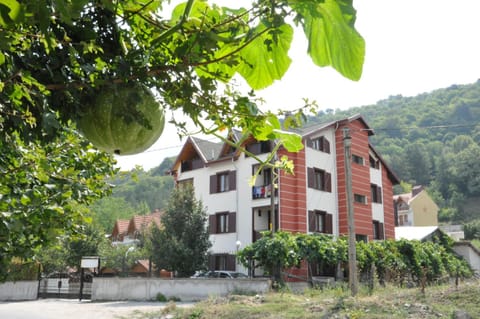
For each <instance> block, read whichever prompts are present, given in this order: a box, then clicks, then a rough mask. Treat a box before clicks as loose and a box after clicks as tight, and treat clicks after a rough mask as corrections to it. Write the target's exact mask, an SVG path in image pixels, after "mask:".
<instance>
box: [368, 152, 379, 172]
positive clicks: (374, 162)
mask: <svg viewBox="0 0 480 319" xmlns="http://www.w3.org/2000/svg"><path fill="white" fill-rule="evenodd" d="M369 160H370V167H371V168H375V169H380V161H379V160H378V159H376V158H374V157H373V156H372V155H370V158H369Z"/></svg>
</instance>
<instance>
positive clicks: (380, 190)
mask: <svg viewBox="0 0 480 319" xmlns="http://www.w3.org/2000/svg"><path fill="white" fill-rule="evenodd" d="M377 202H378V203H380V204H381V203H382V188H381V187H380V186H378V187H377Z"/></svg>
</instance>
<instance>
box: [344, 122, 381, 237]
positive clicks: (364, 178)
mask: <svg viewBox="0 0 480 319" xmlns="http://www.w3.org/2000/svg"><path fill="white" fill-rule="evenodd" d="M348 126H349V128H350V136H351V137H352V148H351V153H352V155H353V154H354V155H357V156H360V157H363V160H364V165H359V164H356V163H352V191H353V194H359V195H364V196H366V198H367V204H361V203H354V214H355V233H356V234H361V235H367V236H369V238H371V237H372V236H373V226H372V205H371V200H370V197H371V195H370V165H369V144H368V131H362V129H364V128H365V127H364V125H363V123H362V122H360V121H354V122H350V123H349V124H348ZM335 142H336V146H337V148H336V149H337V172H338V180H337V185H338V189H337V191H338V206H339V228H340V229H339V232H340V235H346V234H348V218H347V198H346V183H345V159H344V147H343V126H340V127H339V128H338V130H337V131H336V134H335Z"/></svg>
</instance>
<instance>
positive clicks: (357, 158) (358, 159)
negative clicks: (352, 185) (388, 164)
mask: <svg viewBox="0 0 480 319" xmlns="http://www.w3.org/2000/svg"><path fill="white" fill-rule="evenodd" d="M352 162H354V163H355V164H358V165H364V161H363V157H361V156H358V155H355V154H352Z"/></svg>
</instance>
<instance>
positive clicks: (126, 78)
mask: <svg viewBox="0 0 480 319" xmlns="http://www.w3.org/2000/svg"><path fill="white" fill-rule="evenodd" d="M167 4H169V1H166V0H157V1H148V0H122V1H120V0H117V1H110V0H75V1H66V0H25V1H19V0H9V1H0V115H1V116H0V148H1V150H2V152H1V155H0V169H1V174H0V199H1V202H0V214H1V215H0V216H1V222H0V257H1V258H0V260H1V261H0V263H1V264H0V279H1V278H2V276H1V271H2V270H3V269H5V267H3V266H4V263H7V262H9V261H10V260H11V258H12V257H14V256H20V257H22V258H30V257H32V256H33V255H34V250H35V249H37V248H38V247H40V246H41V245H43V244H46V243H48V242H51V241H54V240H55V237H56V236H57V235H60V234H61V233H62V232H63V231H72V233H74V232H75V230H76V228H78V227H79V225H81V224H82V221H83V215H82V213H81V212H79V210H77V209H76V208H75V206H76V204H89V203H90V202H91V201H92V200H93V199H95V198H99V197H101V196H103V195H105V194H107V193H108V191H109V187H108V184H107V183H106V182H105V177H108V176H110V175H112V174H113V173H114V170H113V169H112V167H113V163H114V161H113V159H112V157H111V156H108V155H107V154H104V153H101V152H97V151H95V150H94V149H92V147H91V145H88V144H87V143H86V142H85V140H83V139H82V137H81V136H79V135H78V134H77V133H76V132H75V131H74V130H75V123H76V122H77V121H78V120H79V119H81V118H82V116H83V115H84V114H86V113H87V112H88V108H87V107H88V106H89V105H91V102H92V101H94V100H95V97H96V96H97V95H98V94H99V93H100V92H102V91H103V90H106V89H115V87H116V86H117V85H125V84H129V83H131V84H132V85H134V84H135V83H140V84H142V85H145V86H147V87H149V88H151V89H154V90H155V91H156V92H157V94H158V96H157V98H158V100H159V102H160V103H161V104H162V105H163V106H164V108H165V109H166V110H170V111H172V118H171V122H173V123H174V124H175V125H176V126H177V128H178V130H179V132H183V133H185V132H186V129H185V121H184V119H183V118H182V119H178V118H175V117H174V116H173V114H174V113H173V111H177V110H181V111H182V112H183V114H185V115H186V116H188V117H189V118H190V119H191V120H192V121H193V123H194V124H195V125H197V126H198V127H199V129H200V130H201V131H203V132H205V133H210V134H217V133H218V132H219V131H220V130H223V129H225V128H232V127H237V128H240V129H241V130H242V131H243V133H245V134H246V135H247V134H251V135H253V136H254V137H256V138H257V139H259V140H266V139H277V140H278V142H279V145H280V144H283V145H284V146H285V147H286V148H287V149H289V150H293V151H295V150H298V149H299V148H300V147H301V141H300V139H299V137H298V136H295V134H286V133H284V132H282V129H283V127H282V126H281V125H280V121H279V120H278V115H276V114H272V113H270V112H262V111H261V109H260V108H259V106H258V105H257V99H256V98H255V95H254V93H253V92H252V93H249V94H243V93H239V92H237V91H236V90H235V87H234V85H232V83H231V80H232V79H233V78H234V77H235V76H237V75H238V76H241V77H243V78H244V79H245V81H246V82H247V83H248V84H249V85H250V86H251V88H252V89H253V90H256V89H261V88H264V87H266V86H268V85H271V84H272V83H273V82H274V81H275V80H279V79H280V78H281V77H282V76H283V75H284V73H285V72H286V71H287V69H288V67H289V65H290V61H291V60H290V57H289V56H288V49H289V47H290V44H291V41H292V37H293V26H294V25H298V26H300V28H302V29H303V31H304V34H305V36H306V39H307V41H308V43H309V46H308V54H309V55H310V57H311V58H312V60H313V61H314V63H316V64H317V65H319V66H332V67H333V68H335V69H336V70H337V71H338V72H340V73H341V74H342V75H344V76H345V77H347V78H350V79H353V80H357V79H359V78H360V75H361V71H362V65H363V60H364V41H363V39H362V37H361V36H360V35H359V34H358V33H357V31H356V30H355V28H354V23H355V10H354V8H353V5H352V1H350V0H322V1H320V0H305V1H293V0H279V1H266V0H259V1H255V2H252V3H251V4H250V6H249V7H248V8H227V7H223V6H218V5H216V4H210V3H208V2H207V1H200V0H188V1H187V2H185V3H180V4H178V5H176V6H175V7H174V8H173V10H171V14H170V15H169V16H168V17H167V16H166V14H165V12H166V10H165V9H166V7H167ZM119 111H121V118H122V121H124V122H125V123H137V124H139V125H143V126H145V127H149V126H151V125H152V123H150V121H149V119H148V117H147V116H142V115H141V114H138V112H135V109H134V108H126V109H122V110H119ZM280 114H281V113H280ZM302 117H303V109H299V111H298V112H297V113H295V114H293V115H292V117H291V118H290V119H289V120H288V121H286V122H285V123H287V124H288V125H294V124H295V123H296V122H298V120H300V119H301V118H302ZM125 134H128V132H126V133H125ZM267 162H268V161H267ZM285 163H286V162H285V161H284V162H283V164H285ZM279 165H282V162H281V163H279ZM287 167H288V166H287Z"/></svg>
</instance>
